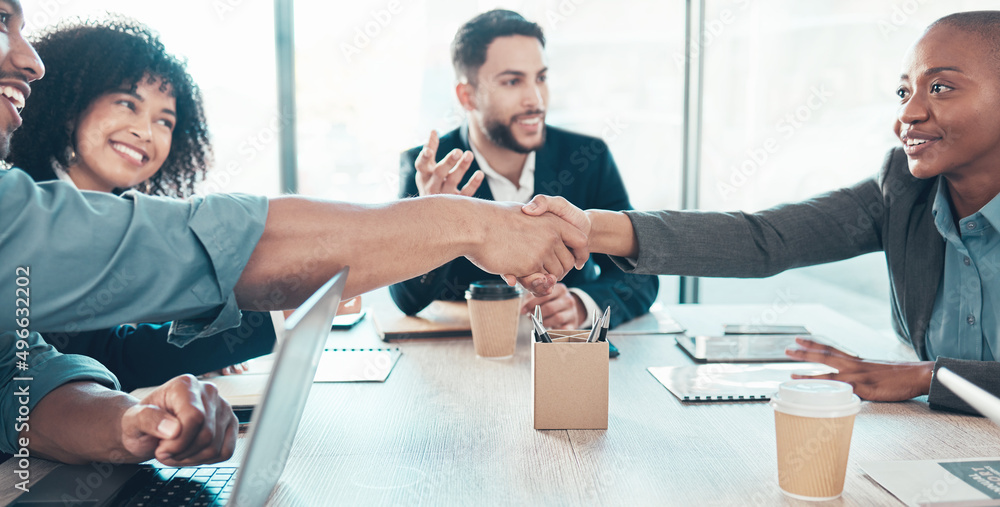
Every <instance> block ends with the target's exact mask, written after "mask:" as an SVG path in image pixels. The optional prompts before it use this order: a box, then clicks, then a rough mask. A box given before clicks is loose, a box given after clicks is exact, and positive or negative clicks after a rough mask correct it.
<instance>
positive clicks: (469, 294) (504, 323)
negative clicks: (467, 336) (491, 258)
mask: <svg viewBox="0 0 1000 507" xmlns="http://www.w3.org/2000/svg"><path fill="white" fill-rule="evenodd" d="M465 299H467V300H468V302H469V319H470V320H471V322H472V344H473V346H475V348H476V355H477V356H479V357H486V358H490V359H503V358H508V357H511V356H513V355H514V346H515V345H517V326H518V319H519V318H520V315H521V291H520V290H519V289H517V288H516V287H511V286H509V285H507V284H506V283H504V282H502V281H499V280H496V281H494V280H486V281H480V282H473V283H471V284H469V290H467V291H466V292H465Z"/></svg>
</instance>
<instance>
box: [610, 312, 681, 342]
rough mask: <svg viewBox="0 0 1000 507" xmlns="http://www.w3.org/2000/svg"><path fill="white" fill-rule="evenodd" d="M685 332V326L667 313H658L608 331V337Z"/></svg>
mask: <svg viewBox="0 0 1000 507" xmlns="http://www.w3.org/2000/svg"><path fill="white" fill-rule="evenodd" d="M683 332H684V326H682V325H681V324H680V323H679V322H677V321H676V320H674V319H673V317H671V316H670V315H667V314H666V312H663V311H658V312H655V313H650V314H648V315H645V316H643V317H640V318H638V319H635V320H632V321H629V322H626V323H624V324H622V325H620V326H618V327H616V328H614V329H612V330H610V331H608V335H611V336H614V335H633V334H677V333H683Z"/></svg>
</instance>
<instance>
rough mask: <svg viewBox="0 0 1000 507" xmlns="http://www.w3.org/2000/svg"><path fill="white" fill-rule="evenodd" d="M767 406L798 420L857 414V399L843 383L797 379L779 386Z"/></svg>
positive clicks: (849, 387) (859, 402) (851, 388)
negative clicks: (798, 417) (793, 416)
mask: <svg viewBox="0 0 1000 507" xmlns="http://www.w3.org/2000/svg"><path fill="white" fill-rule="evenodd" d="M771 406H772V407H774V409H775V410H777V411H779V412H784V413H786V414H790V415H797V416H802V417H844V416H848V415H852V414H856V413H858V411H859V410H861V398H858V396H857V395H856V394H854V388H853V387H851V385H850V384H848V383H846V382H839V381H836V380H820V379H798V380H789V381H787V382H782V383H781V385H779V386H778V394H777V395H775V396H774V398H772V399H771Z"/></svg>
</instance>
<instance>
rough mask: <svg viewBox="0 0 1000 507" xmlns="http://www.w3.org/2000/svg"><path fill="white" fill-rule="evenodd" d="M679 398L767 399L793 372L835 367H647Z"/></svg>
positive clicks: (816, 371) (814, 372) (826, 370)
mask: <svg viewBox="0 0 1000 507" xmlns="http://www.w3.org/2000/svg"><path fill="white" fill-rule="evenodd" d="M647 370H649V373H651V374H652V375H653V377H654V378H656V380H657V381H659V382H660V384H663V387H666V388H667V389H668V390H670V392H671V393H673V395H674V396H676V397H677V399H679V400H681V401H747V400H769V399H771V396H773V395H774V393H776V392H778V384H780V383H782V382H785V381H787V380H791V379H792V374H793V373H798V374H802V375H818V374H823V373H836V372H837V370H835V369H833V368H830V367H829V366H826V365H824V364H819V363H760V364H721V363H720V364H706V365H698V366H662V367H650V368H647Z"/></svg>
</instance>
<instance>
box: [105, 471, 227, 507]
mask: <svg viewBox="0 0 1000 507" xmlns="http://www.w3.org/2000/svg"><path fill="white" fill-rule="evenodd" d="M141 473H143V474H146V475H147V476H149V480H148V486H147V487H146V489H145V490H142V491H139V492H138V493H137V494H136V495H135V496H133V497H132V498H131V499H130V500H129V502H128V503H126V504H125V505H126V506H128V507H149V506H153V505H159V506H164V505H169V506H181V505H183V506H191V507H208V506H218V505H226V503H227V501H228V500H229V494H230V493H231V492H232V489H233V485H234V484H236V481H235V480H234V479H235V477H236V468H232V467H220V468H215V467H185V468H147V469H144V470H142V471H141ZM143 482H147V481H143Z"/></svg>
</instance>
